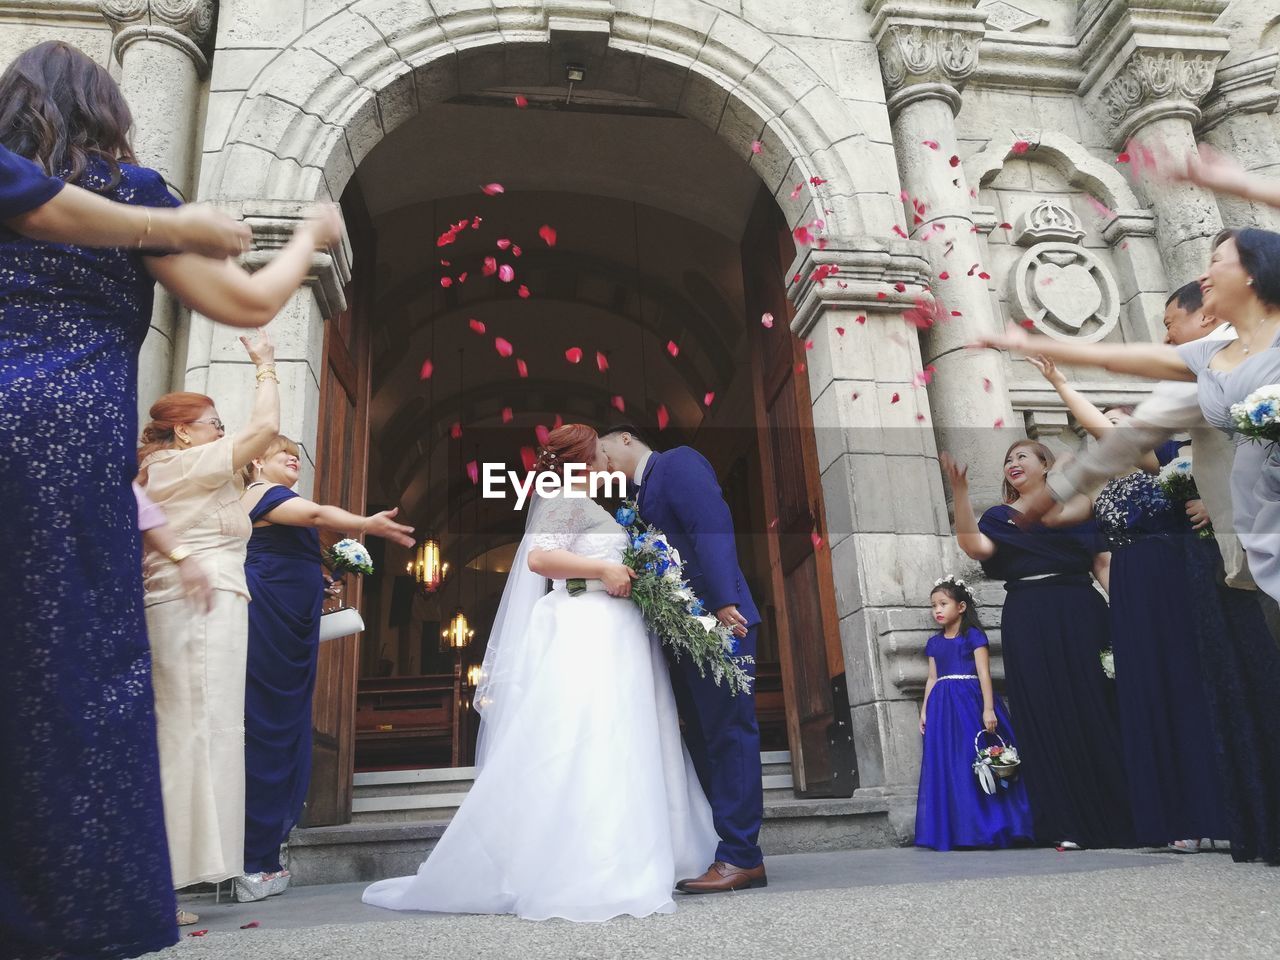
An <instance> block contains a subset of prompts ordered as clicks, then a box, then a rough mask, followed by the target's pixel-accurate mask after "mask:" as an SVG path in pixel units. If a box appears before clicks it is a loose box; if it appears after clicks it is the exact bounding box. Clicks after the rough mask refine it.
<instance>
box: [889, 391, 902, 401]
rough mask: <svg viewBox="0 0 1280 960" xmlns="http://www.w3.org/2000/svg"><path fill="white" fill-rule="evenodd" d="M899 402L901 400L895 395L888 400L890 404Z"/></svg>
mask: <svg viewBox="0 0 1280 960" xmlns="http://www.w3.org/2000/svg"><path fill="white" fill-rule="evenodd" d="M901 400H902V397H900V396H898V395H897V394H896V393H895V394H894V395H893V396H892V397H890V398H889V402H890V403H899V402H900V401H901Z"/></svg>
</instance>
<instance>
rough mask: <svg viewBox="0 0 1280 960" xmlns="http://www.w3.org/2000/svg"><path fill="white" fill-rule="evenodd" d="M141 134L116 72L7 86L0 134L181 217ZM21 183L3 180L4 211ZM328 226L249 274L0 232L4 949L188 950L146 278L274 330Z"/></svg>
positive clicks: (5, 80) (63, 170)
mask: <svg viewBox="0 0 1280 960" xmlns="http://www.w3.org/2000/svg"><path fill="white" fill-rule="evenodd" d="M72 104H75V105H76V108H75V109H72V108H71V105H72ZM37 117H38V118H39V123H38V124H37V123H36V122H35V120H34V119H33V118H37ZM131 125H132V119H131V117H130V114H129V108H128V106H127V104H125V102H124V99H123V98H122V97H121V95H120V91H119V89H118V87H117V86H116V84H115V81H114V80H112V79H111V77H110V75H109V74H108V73H107V71H106V70H105V69H103V68H102V67H101V66H100V65H99V64H97V63H95V62H94V61H93V60H92V59H90V58H89V57H87V56H85V55H84V54H83V53H81V52H80V51H78V50H76V49H75V48H74V47H71V46H69V45H67V44H65V43H56V42H51V43H42V44H39V45H37V46H35V47H32V48H31V49H29V50H26V51H24V52H22V53H20V54H19V55H18V56H17V57H15V58H14V60H13V61H12V62H11V63H10V64H9V66H8V67H7V68H6V70H5V71H4V73H3V75H0V144H2V145H3V146H5V147H7V148H8V149H10V150H12V151H13V152H14V153H17V154H19V155H20V156H25V157H27V158H28V159H34V160H36V161H38V163H39V164H40V165H41V166H42V168H43V169H44V170H45V171H46V172H47V171H49V170H54V171H57V172H59V174H60V175H61V178H62V179H63V180H65V181H67V182H71V183H75V184H77V185H79V186H80V187H85V188H88V189H90V190H92V191H94V192H96V193H99V194H101V195H103V196H105V197H106V198H108V199H110V200H114V201H117V202H119V203H124V204H131V205H135V206H145V207H173V206H176V205H177V202H178V201H177V200H175V199H174V198H173V197H172V196H171V195H170V193H169V192H168V190H167V189H166V187H165V183H164V180H163V179H162V178H161V176H160V175H159V174H158V173H156V172H155V171H154V170H148V169H146V168H143V167H139V166H135V165H134V164H133V162H132V161H133V159H134V157H133V153H132V151H131V149H130V147H129V143H128V138H127V132H128V130H129V128H130V126H131ZM21 166H22V165H21V164H18V167H21ZM28 187H29V188H31V187H30V185H28ZM22 189H23V187H22V182H21V181H19V182H18V183H17V184H16V185H15V184H14V183H13V182H12V181H10V182H7V183H6V184H5V186H4V190H5V191H6V192H9V193H10V196H9V197H8V198H7V202H9V203H10V204H11V205H10V206H9V208H8V209H11V210H17V209H19V206H18V205H12V201H13V196H12V194H13V193H14V192H20V191H21V190H22ZM31 189H34V188H31ZM39 189H44V190H47V189H48V188H47V185H46V186H44V187H42V188H39ZM39 195H40V194H39V190H38V189H37V192H36V193H35V194H34V196H39ZM33 198H34V197H33ZM328 220H329V221H330V225H329V227H328V229H326V230H323V231H317V229H316V228H312V227H307V228H305V229H300V230H299V231H298V234H299V236H296V237H295V240H294V241H291V242H290V245H289V246H288V247H286V249H285V250H284V251H282V252H281V254H280V255H279V256H278V257H277V258H276V260H275V261H273V262H272V263H271V264H270V265H269V266H267V267H264V268H263V269H262V270H260V271H259V272H258V273H257V274H255V275H253V276H252V277H250V276H249V275H248V274H247V273H245V272H244V271H241V270H237V269H232V268H229V267H228V266H227V265H226V264H225V263H222V262H215V261H208V260H203V259H202V258H200V257H195V256H174V257H166V256H160V255H157V251H155V250H148V249H141V250H140V249H137V248H132V249H127V250H125V249H104V250H93V249H88V248H86V247H80V246H69V245H61V244H55V243H49V242H42V241H35V240H30V239H26V238H23V237H19V236H16V235H14V234H12V233H10V232H9V231H8V230H6V229H4V228H3V227H0V303H2V304H3V309H2V310H0V504H3V509H2V510H0V544H3V545H4V549H3V550H0V583H4V584H5V585H6V588H7V590H6V599H5V605H4V611H3V613H4V626H5V636H4V642H3V643H0V769H3V770H4V771H5V776H6V780H5V783H4V786H3V789H0V850H3V851H4V856H2V857H0V944H3V946H4V949H5V950H8V951H13V953H14V954H15V955H17V956H21V957H23V958H24V960H44V958H62V957H75V958H99V957H101V958H106V957H122V956H124V957H132V956H136V955H138V954H141V953H145V952H148V951H153V950H159V949H161V948H162V947H165V946H167V945H169V944H171V943H174V942H175V941H176V940H177V938H178V932H177V924H176V914H177V911H176V904H175V902H174V896H173V891H172V888H171V886H170V884H171V882H172V877H171V871H170V865H169V857H168V846H167V842H166V838H165V831H164V816H163V811H162V808H161V795H160V779H159V760H158V757H157V750H156V734H155V713H154V705H153V695H152V686H151V655H150V650H149V646H148V643H147V636H146V627H145V621H144V618H143V608H142V577H141V568H142V548H141V538H140V535H139V533H138V526H137V524H138V512H137V504H136V501H135V500H134V496H133V489H132V485H131V483H132V480H133V477H134V474H135V473H136V470H137V460H136V446H137V423H138V410H137V402H138V397H137V374H138V353H139V350H140V349H141V347H142V341H143V338H144V337H145V336H146V334H147V330H148V327H149V323H150V318H151V305H152V298H153V292H154V287H155V280H154V279H153V276H155V275H162V276H163V278H164V282H165V284H166V286H168V287H169V288H170V289H171V290H173V291H174V292H175V293H177V294H179V295H181V296H183V297H185V298H187V299H198V300H199V302H200V304H201V309H202V312H204V313H205V314H206V315H207V316H209V317H210V318H212V319H214V320H217V321H219V322H224V323H233V324H245V323H247V322H251V321H252V320H253V319H255V318H258V317H262V316H266V317H268V318H269V317H270V316H272V315H274V314H275V312H277V311H278V310H279V309H280V307H281V306H283V304H284V301H285V300H286V299H287V297H288V296H289V295H290V293H291V292H292V291H293V290H294V289H296V288H297V286H298V284H299V283H301V281H302V279H303V278H304V277H305V276H306V275H307V272H308V270H309V269H310V262H311V253H312V251H313V250H314V249H315V247H316V246H317V244H318V242H320V241H321V240H323V243H325V244H327V243H329V242H331V240H332V239H333V238H334V237H336V235H337V234H338V232H339V230H340V224H339V222H338V220H337V217H336V214H334V213H329V214H328ZM289 247H292V248H293V249H292V250H290V249H289ZM268 272H270V275H269V276H268V277H267V278H266V280H263V279H261V277H262V275H263V274H267V273H268ZM231 286H234V287H235V288H236V295H235V296H234V297H232V296H231V295H230V292H229V287H231ZM259 322H265V321H259Z"/></svg>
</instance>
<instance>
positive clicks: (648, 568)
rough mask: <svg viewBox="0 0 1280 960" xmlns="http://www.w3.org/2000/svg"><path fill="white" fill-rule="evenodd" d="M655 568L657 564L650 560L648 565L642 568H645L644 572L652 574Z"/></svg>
mask: <svg viewBox="0 0 1280 960" xmlns="http://www.w3.org/2000/svg"><path fill="white" fill-rule="evenodd" d="M656 566H657V564H656V563H654V562H653V561H652V560H650V561H649V562H648V563H646V564H645V565H644V568H645V569H646V570H648V571H649V572H650V573H653V571H654V568H655V567H656Z"/></svg>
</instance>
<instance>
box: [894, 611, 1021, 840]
mask: <svg viewBox="0 0 1280 960" xmlns="http://www.w3.org/2000/svg"><path fill="white" fill-rule="evenodd" d="M985 646H987V638H986V636H985V635H984V634H983V632H982V631H981V630H976V629H974V628H972V627H971V628H969V629H968V630H967V631H965V632H964V633H962V634H960V636H958V637H954V638H948V637H944V636H943V635H942V634H940V633H939V634H937V635H936V636H933V637H930V638H929V642H928V644H926V646H925V653H926V654H927V655H928V656H930V657H932V658H933V660H934V663H935V664H936V666H937V670H938V682H937V683H936V684H934V687H933V692H932V693H931V694H930V695H929V703H928V707H927V709H926V713H925V733H924V759H923V761H922V762H921V764H920V792H919V795H918V796H917V799H916V844H917V845H918V846H921V847H933V848H934V849H935V850H951V849H952V848H954V847H1008V846H1012V845H1013V844H1014V843H1016V842H1018V841H1029V840H1031V839H1032V836H1033V834H1032V829H1031V811H1030V808H1029V807H1028V806H1027V791H1026V788H1025V787H1024V786H1023V785H1022V779H1021V777H1015V778H1013V779H1012V780H997V784H996V793H995V795H994V796H988V795H987V794H985V793H983V791H982V788H981V787H980V786H979V785H978V778H977V777H976V776H975V775H974V772H973V761H974V759H975V758H976V756H977V754H976V752H975V751H974V746H973V741H974V737H975V736H976V735H977V733H978V731H979V730H981V729H982V688H981V687H980V686H979V685H978V670H977V666H976V665H975V663H974V657H973V651H974V650H975V649H976V648H977V647H985ZM995 711H996V719H997V720H998V721H999V726H998V727H997V729H996V732H997V733H998V734H999V735H1000V736H1001V737H1002V738H1003V739H1004V741H1005V743H1006V744H1008V745H1009V746H1016V743H1015V741H1014V737H1013V728H1012V727H1011V726H1010V725H1009V714H1008V712H1007V711H1006V710H1005V708H1004V705H1003V704H1002V703H1001V702H1000V700H999V698H997V699H996V701H995ZM988 741H989V743H990V744H995V743H996V742H997V741H996V740H995V739H994V738H991V737H985V736H984V737H983V743H984V744H987V743H988Z"/></svg>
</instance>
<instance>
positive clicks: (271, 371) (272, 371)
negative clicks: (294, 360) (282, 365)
mask: <svg viewBox="0 0 1280 960" xmlns="http://www.w3.org/2000/svg"><path fill="white" fill-rule="evenodd" d="M268 379H269V380H274V381H275V382H276V383H279V382H280V378H279V377H277V376H276V365H275V364H274V363H268V364H264V365H263V366H261V367H259V368H258V382H259V383H261V382H262V381H263V380H268Z"/></svg>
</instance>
